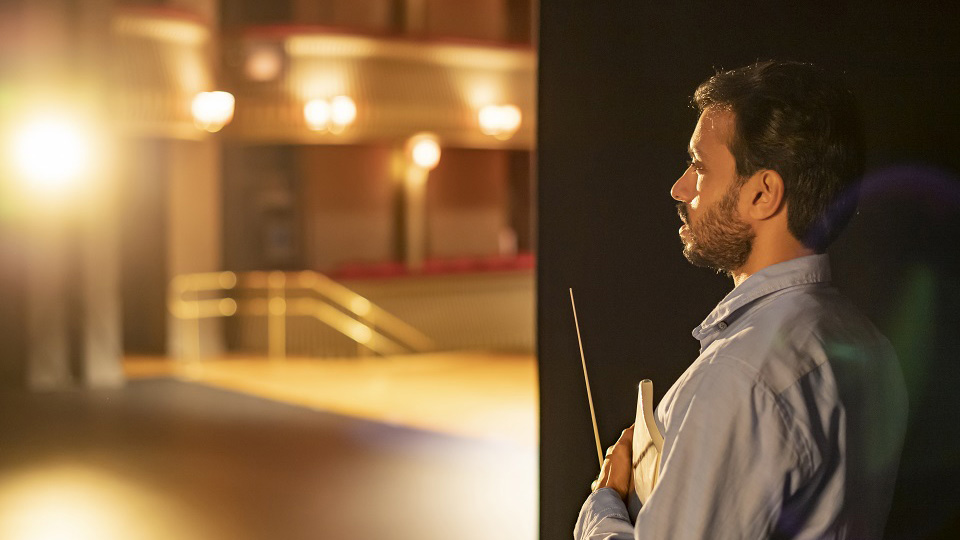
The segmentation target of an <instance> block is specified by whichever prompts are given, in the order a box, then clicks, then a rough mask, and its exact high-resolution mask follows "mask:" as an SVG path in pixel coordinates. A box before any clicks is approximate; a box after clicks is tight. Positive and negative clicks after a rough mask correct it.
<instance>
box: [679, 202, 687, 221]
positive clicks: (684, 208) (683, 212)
mask: <svg viewBox="0 0 960 540" xmlns="http://www.w3.org/2000/svg"><path fill="white" fill-rule="evenodd" d="M677 214H680V219H681V220H683V223H684V224H686V223H689V220H690V209H689V208H687V204H686V203H682V202H681V203H677Z"/></svg>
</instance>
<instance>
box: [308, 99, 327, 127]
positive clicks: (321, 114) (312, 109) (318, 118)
mask: <svg viewBox="0 0 960 540" xmlns="http://www.w3.org/2000/svg"><path fill="white" fill-rule="evenodd" d="M303 117H304V118H305V119H306V121H307V127H309V128H310V129H311V130H313V131H325V130H326V129H327V128H328V127H329V125H330V104H329V103H328V102H327V100H325V99H311V100H310V101H308V102H307V104H306V105H304V106H303Z"/></svg>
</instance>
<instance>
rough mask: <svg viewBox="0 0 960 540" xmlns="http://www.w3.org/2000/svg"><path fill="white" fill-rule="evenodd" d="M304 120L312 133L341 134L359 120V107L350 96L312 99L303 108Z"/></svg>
mask: <svg viewBox="0 0 960 540" xmlns="http://www.w3.org/2000/svg"><path fill="white" fill-rule="evenodd" d="M303 118H304V119H305V120H306V122H307V127H308V128H310V129H311V130H312V131H328V130H329V131H330V133H333V134H339V133H343V131H344V130H345V129H347V127H349V126H350V125H351V124H353V122H354V121H355V120H356V119H357V105H356V103H354V101H353V100H352V99H350V97H349V96H336V97H335V98H333V99H331V100H329V101H328V100H326V99H323V98H316V99H311V100H310V101H308V102H307V103H306V105H304V106H303Z"/></svg>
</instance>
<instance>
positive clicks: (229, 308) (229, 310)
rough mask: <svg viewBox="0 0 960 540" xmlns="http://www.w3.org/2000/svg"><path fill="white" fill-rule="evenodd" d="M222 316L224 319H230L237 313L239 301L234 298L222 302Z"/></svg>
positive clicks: (220, 305) (220, 306)
mask: <svg viewBox="0 0 960 540" xmlns="http://www.w3.org/2000/svg"><path fill="white" fill-rule="evenodd" d="M217 307H219V308H220V314H221V315H223V316H224V317H230V316H232V315H234V314H235V313H236V312H237V301H236V300H234V299H233V298H224V299H222V300H220V304H219V306H217Z"/></svg>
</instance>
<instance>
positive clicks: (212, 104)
mask: <svg viewBox="0 0 960 540" xmlns="http://www.w3.org/2000/svg"><path fill="white" fill-rule="evenodd" d="M234 103H235V100H234V98H233V94H231V93H230V92H200V93H199V94H197V95H196V97H194V98H193V104H192V106H191V107H190V109H191V111H192V112H193V123H194V124H196V126H197V127H198V128H200V129H204V130H206V131H209V132H210V133H216V132H218V131H220V130H221V129H223V126H225V125H227V124H229V123H230V120H233V108H234Z"/></svg>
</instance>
